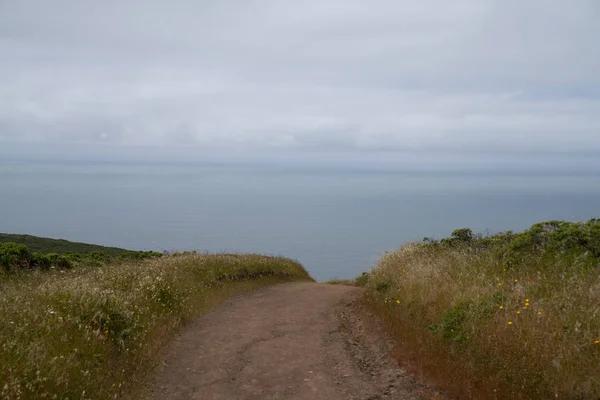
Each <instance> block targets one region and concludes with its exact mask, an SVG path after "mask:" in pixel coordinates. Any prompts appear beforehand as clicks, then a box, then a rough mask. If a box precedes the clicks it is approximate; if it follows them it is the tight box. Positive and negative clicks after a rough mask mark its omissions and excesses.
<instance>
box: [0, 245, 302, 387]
mask: <svg viewBox="0 0 600 400" xmlns="http://www.w3.org/2000/svg"><path fill="white" fill-rule="evenodd" d="M2 248H3V253H2V257H4V258H3V259H4V261H3V263H4V265H9V266H10V268H8V269H6V267H5V268H4V272H3V273H1V274H0V275H1V276H0V278H1V279H0V320H1V321H2V324H0V382H2V384H1V385H0V398H1V399H38V398H48V399H52V398H60V399H67V398H69V399H109V398H135V397H139V395H140V388H141V387H142V386H143V382H144V381H145V379H146V376H147V374H148V372H149V371H151V370H152V368H153V367H154V366H155V365H156V363H157V360H159V359H160V356H161V354H162V353H161V350H162V349H163V348H164V347H165V345H166V344H167V343H168V342H169V341H170V340H171V339H172V338H173V337H174V335H175V334H176V333H177V332H178V331H179V330H180V328H181V327H183V326H184V325H185V324H186V323H187V322H189V321H191V320H192V319H194V318H197V317H198V316H199V315H200V314H202V313H203V312H205V311H208V310H209V309H210V308H211V307H214V306H215V305H216V304H219V303H220V302H222V301H224V300H226V299H228V298H230V297H232V296H234V295H239V294H241V293H244V292H246V291H248V290H252V289H255V288H258V287H262V286H265V285H269V284H274V283H278V282H287V281H295V280H311V278H310V276H309V275H308V273H307V272H306V271H305V270H304V268H303V267H302V266H301V265H300V264H299V263H297V262H295V261H293V260H290V259H286V258H281V257H269V256H262V255H254V254H194V253H187V254H173V255H165V256H162V257H149V258H146V259H141V260H137V259H136V260H127V259H125V260H121V261H118V262H117V261H115V260H113V261H111V262H108V263H104V262H102V261H101V262H102V266H101V267H99V266H98V264H97V263H92V264H91V265H87V264H86V260H87V259H88V258H89V254H91V253H88V255H87V256H84V257H83V258H82V259H81V261H80V262H79V265H78V266H77V268H62V267H61V266H60V265H59V263H54V262H53V261H50V265H51V267H50V268H42V266H41V265H40V264H39V263H40V262H39V259H38V258H36V257H38V256H37V255H36V256H34V254H35V253H29V250H28V248H27V247H26V246H24V245H22V244H9V245H7V244H3V247H2ZM101 254H102V253H101ZM60 257H64V254H63V255H62V256H58V259H60ZM98 257H99V256H98ZM7 259H8V262H6V260H7ZM92 261H93V259H92ZM96 261H97V260H96ZM32 265H33V266H38V268H35V269H31V266H32Z"/></svg>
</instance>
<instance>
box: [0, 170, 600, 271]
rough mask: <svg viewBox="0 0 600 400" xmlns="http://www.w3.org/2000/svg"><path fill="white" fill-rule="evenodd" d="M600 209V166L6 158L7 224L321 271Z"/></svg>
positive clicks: (354, 267) (0, 212) (8, 228)
mask: <svg viewBox="0 0 600 400" xmlns="http://www.w3.org/2000/svg"><path fill="white" fill-rule="evenodd" d="M598 216H600V176H594V175H589V174H588V175H587V176H577V175H571V176H540V175H538V176H526V175H523V174H517V173H514V174H511V175H502V174H498V173H496V174H477V173H441V172H438V173H400V172H352V173H350V172H340V171H337V172H335V171H329V172H327V171H300V170H296V171H292V170H285V171H284V170H277V169H276V168H270V169H268V168H262V169H261V168H234V167H231V168H226V167H206V166H204V167H203V166H165V165H161V166H156V165H154V166H152V165H74V164H70V165H26V164H4V165H0V232H11V233H28V234H33V235H39V236H47V237H55V238H65V239H69V240H75V241H81V242H90V243H97V244H102V245H109V246H119V247H126V248H130V249H140V250H141V249H153V250H185V249H187V250H192V249H197V250H202V251H203V250H208V251H213V252H215V251H217V252H218V251H236V252H260V253H267V254H277V255H284V256H288V257H292V258H296V259H298V260H299V261H300V262H302V263H303V264H304V265H305V266H306V268H307V269H308V270H309V271H310V273H311V274H312V275H313V276H314V277H315V278H317V279H319V280H325V279H331V278H351V277H354V276H356V275H358V274H359V273H361V272H362V271H366V270H368V269H369V267H370V266H372V265H373V264H374V263H375V261H376V259H377V257H378V256H379V255H380V254H381V253H382V252H383V251H385V250H390V249H394V248H397V247H399V246H400V245H402V244H403V243H404V242H406V241H412V240H419V239H422V238H423V237H424V236H429V237H436V238H440V237H443V236H445V235H447V234H448V233H449V232H451V231H452V230H453V229H455V228H459V227H470V228H472V229H474V230H476V231H486V230H490V231H501V230H507V229H513V230H521V229H524V228H526V227H528V226H529V225H531V224H533V223H535V222H539V221H542V220H548V219H566V220H584V219H588V218H591V217H598Z"/></svg>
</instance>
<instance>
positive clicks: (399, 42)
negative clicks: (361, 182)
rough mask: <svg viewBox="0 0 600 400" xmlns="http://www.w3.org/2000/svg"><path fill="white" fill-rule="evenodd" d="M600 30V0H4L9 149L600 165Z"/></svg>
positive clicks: (0, 121)
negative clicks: (533, 159)
mask: <svg viewBox="0 0 600 400" xmlns="http://www.w3.org/2000/svg"><path fill="white" fill-rule="evenodd" d="M598 21H600V1H598V0H574V1H564V0H529V1H523V0H495V1H494V0H468V1H463V0H455V1H445V0H437V1H431V0H420V1H414V0H410V1H403V0H370V1H365V0H304V1H298V0H295V1H287V0H229V1H228V0H202V1H198V0H174V1H164V0H143V1H142V0H140V1H134V0H119V1H117V0H103V1H98V0H53V1H46V0H0V147H1V146H4V147H5V148H8V146H9V143H11V144H10V145H12V146H14V145H15V143H17V144H19V143H21V144H24V143H25V144H30V143H34V142H35V143H39V142H43V143H48V142H50V143H53V144H54V145H55V146H56V145H57V144H63V143H64V144H69V143H104V144H114V145H119V146H120V145H130V146H131V145H144V146H174V147H173V148H180V147H181V146H198V148H203V149H206V148H216V149H224V148H231V149H233V148H237V149H244V148H253V149H262V151H265V152H277V151H283V150H281V149H292V150H294V149H302V150H303V151H304V152H309V153H310V152H312V151H315V152H316V151H323V149H327V151H328V152H329V153H336V152H349V153H352V154H361V152H365V153H366V152H370V153H373V152H377V151H382V150H385V151H386V153H390V152H392V153H393V152H394V151H399V152H400V151H402V152H415V153H417V152H437V153H446V154H453V153H458V152H465V151H466V152H484V153H487V152H489V153H492V152H509V153H510V152H513V153H514V152H517V153H531V152H536V153H540V152H541V153H547V154H553V153H569V152H570V153H572V154H574V153H581V154H587V156H588V158H589V157H590V156H591V157H592V158H593V157H597V156H598V155H599V154H600V44H599V38H600V23H598ZM285 151H289V150H285Z"/></svg>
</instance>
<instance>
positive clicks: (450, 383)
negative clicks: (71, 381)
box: [366, 219, 600, 399]
mask: <svg viewBox="0 0 600 400" xmlns="http://www.w3.org/2000/svg"><path fill="white" fill-rule="evenodd" d="M366 300H367V303H368V304H369V305H370V307H371V308H372V309H373V310H374V311H375V312H376V313H378V314H379V315H381V316H382V317H383V319H384V321H385V322H386V323H387V325H388V327H389V328H390V329H391V331H392V332H393V334H394V335H395V337H396V338H397V340H398V357H399V359H400V360H401V361H402V362H403V363H404V365H405V366H406V367H407V368H408V369H410V370H413V371H415V372H417V373H421V374H423V375H425V376H427V377H429V378H431V379H434V380H437V382H438V383H439V384H440V386H441V387H442V388H446V389H449V390H450V391H451V392H453V393H454V394H455V395H456V396H457V397H459V398H476V399H550V398H556V399H598V398H600V220H597V219H595V220H590V221H588V222H581V223H570V222H562V221H550V222H545V223H540V224H536V225H534V226H533V227H532V228H531V229H529V230H527V231H525V232H523V233H520V234H514V233H512V232H507V233H503V234H498V235H493V236H489V237H483V236H476V235H473V234H472V232H471V231H470V230H468V229H461V230H457V231H455V232H454V233H453V236H452V238H449V239H444V240H442V241H441V242H437V241H432V240H429V239H426V240H425V242H423V243H416V244H407V245H405V246H403V247H402V248H400V249H399V250H397V251H391V252H387V253H385V254H384V255H383V256H382V257H381V258H380V259H379V261H378V262H377V265H376V266H375V268H374V269H373V270H372V271H371V273H370V275H369V278H368V282H367V284H366Z"/></svg>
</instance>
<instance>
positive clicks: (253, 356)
mask: <svg viewBox="0 0 600 400" xmlns="http://www.w3.org/2000/svg"><path fill="white" fill-rule="evenodd" d="M360 297H361V289H359V288H355V287H349V286H341V285H327V284H318V283H308V282H306V283H305V282H302V283H287V284H281V285H275V286H271V287H268V288H265V289H260V290H258V291H255V292H252V293H250V294H247V295H244V296H240V297H236V298H234V299H232V300H230V301H228V302H226V303H224V304H222V305H221V306H219V307H218V308H216V309H214V310H213V311H212V312H210V313H209V314H207V315H205V316H203V317H201V318H199V319H198V320H196V321H195V322H194V323H192V324H191V325H190V326H189V327H188V328H186V330H185V331H184V332H183V333H182V334H181V335H180V336H179V337H178V338H177V339H176V340H175V341H174V342H173V343H172V345H171V347H170V348H169V349H168V351H167V353H166V356H165V358H164V361H163V362H162V364H161V365H160V367H159V368H158V370H157V371H156V373H155V375H154V376H153V377H152V379H151V380H150V382H149V384H148V388H147V398H149V399H157V400H158V399H161V400H163V399H166V400H175V399H177V400H179V399H203V400H204V399H211V400H213V399H214V400H219V399H257V400H258V399H260V400H265V399H298V400H300V399H311V400H313V399H327V400H338V399H339V400H346V399H371V400H375V399H406V400H413V399H427V400H432V399H443V398H444V397H443V396H442V395H440V394H439V393H437V392H436V391H435V390H433V389H432V388H431V387H429V386H427V385H426V384H424V383H422V382H420V381H419V380H418V379H417V378H415V377H413V376H411V375H408V374H407V373H405V371H404V370H402V369H401V368H400V367H399V366H398V363H397V361H396V360H394V358H393V357H392V353H393V347H394V345H393V342H392V341H391V340H389V339H388V338H387V337H386V336H385V334H384V333H383V331H382V329H381V326H380V323H379V321H378V319H377V318H376V317H375V316H373V315H372V314H370V313H368V312H367V311H366V310H365V309H363V307H362V306H361V302H360Z"/></svg>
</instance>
